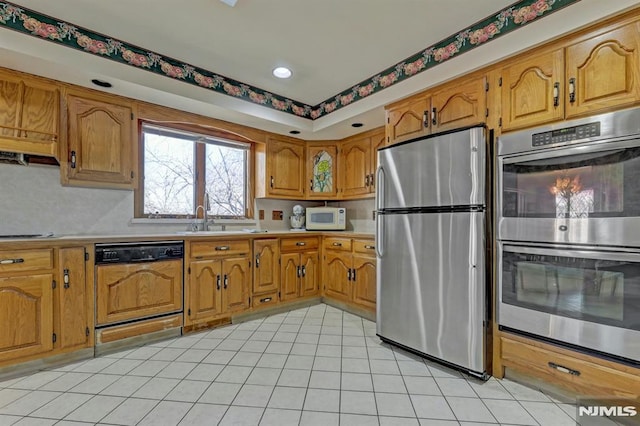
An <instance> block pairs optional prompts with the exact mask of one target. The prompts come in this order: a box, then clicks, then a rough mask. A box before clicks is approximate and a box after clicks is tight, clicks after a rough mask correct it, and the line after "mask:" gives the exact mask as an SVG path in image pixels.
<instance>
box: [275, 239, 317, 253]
mask: <svg viewBox="0 0 640 426" xmlns="http://www.w3.org/2000/svg"><path fill="white" fill-rule="evenodd" d="M318 240H319V238H318V237H300V238H283V239H281V240H280V251H306V250H315V249H317V248H318V247H319V246H320V242H319V241H318Z"/></svg>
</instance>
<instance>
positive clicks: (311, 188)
mask: <svg viewBox="0 0 640 426" xmlns="http://www.w3.org/2000/svg"><path fill="white" fill-rule="evenodd" d="M309 190H310V191H313V179H309Z"/></svg>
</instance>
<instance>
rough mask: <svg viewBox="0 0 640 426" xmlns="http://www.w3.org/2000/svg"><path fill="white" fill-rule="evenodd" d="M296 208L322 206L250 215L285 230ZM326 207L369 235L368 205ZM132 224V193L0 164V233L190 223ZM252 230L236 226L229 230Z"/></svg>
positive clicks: (274, 203) (286, 204) (269, 205)
mask: <svg viewBox="0 0 640 426" xmlns="http://www.w3.org/2000/svg"><path fill="white" fill-rule="evenodd" d="M296 204H301V205H302V206H303V207H309V206H318V205H323V204H324V203H320V202H313V201H290V200H267V199H257V200H256V204H255V207H256V209H255V211H256V214H257V212H258V210H259V209H263V210H264V211H265V220H263V221H260V223H259V227H260V229H267V230H286V229H289V227H290V226H289V216H291V214H292V211H293V206H294V205H296ZM329 204H330V205H336V206H337V205H340V206H343V207H346V208H347V220H348V223H349V225H348V229H350V230H357V231H363V232H373V229H374V228H373V224H374V222H373V221H372V220H371V219H370V218H371V210H373V200H363V201H347V202H341V203H335V202H334V203H329ZM273 210H282V211H283V220H281V221H273V220H271V212H272V211H273ZM132 219H133V191H123V190H114V189H91V188H76V187H63V186H62V185H61V184H60V169H59V168H58V167H52V166H40V165H35V164H32V165H29V166H19V165H14V164H0V234H44V233H48V232H53V233H54V234H56V235H80V234H92V235H105V234H106V235H130V234H157V233H171V232H181V231H185V230H187V229H188V228H189V226H190V223H191V221H182V222H181V223H177V224H176V223H173V224H168V223H164V224H162V223H158V221H154V222H152V221H145V220H142V221H140V220H134V221H133V222H132ZM141 222H142V223H141ZM145 222H146V223H145ZM254 227H255V226H252V225H247V224H240V225H238V226H237V227H235V229H242V228H254ZM212 229H214V230H215V229H216V228H215V227H213V228H212ZM227 229H228V230H233V229H234V227H231V226H228V227H227Z"/></svg>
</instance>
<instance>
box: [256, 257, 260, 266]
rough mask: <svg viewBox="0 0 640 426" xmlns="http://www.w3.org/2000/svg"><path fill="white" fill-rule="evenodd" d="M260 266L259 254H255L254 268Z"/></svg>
mask: <svg viewBox="0 0 640 426" xmlns="http://www.w3.org/2000/svg"><path fill="white" fill-rule="evenodd" d="M259 267H260V255H259V254H256V268H259Z"/></svg>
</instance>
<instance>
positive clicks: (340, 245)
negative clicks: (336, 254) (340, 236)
mask: <svg viewBox="0 0 640 426" xmlns="http://www.w3.org/2000/svg"><path fill="white" fill-rule="evenodd" d="M332 245H333V246H335V247H342V243H333V244H332Z"/></svg>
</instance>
